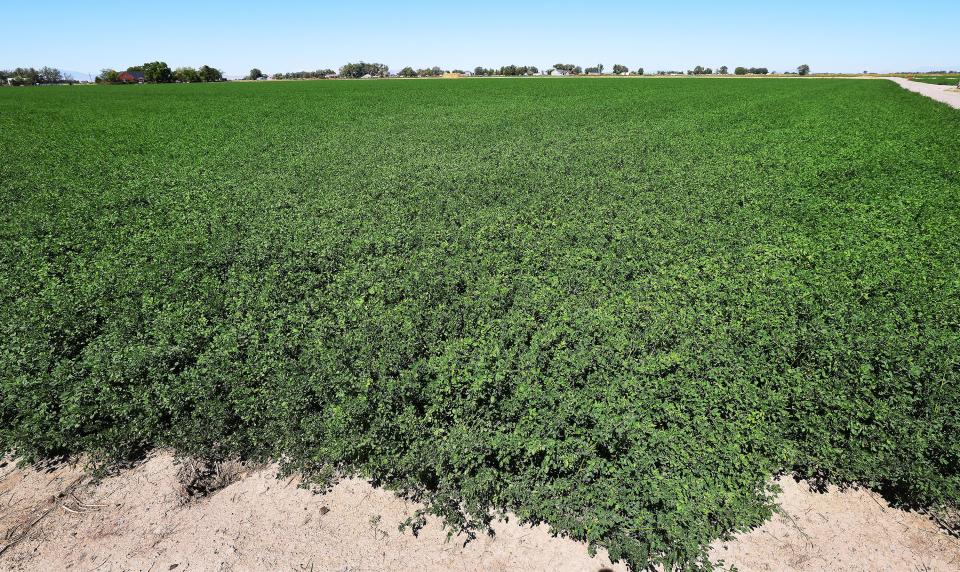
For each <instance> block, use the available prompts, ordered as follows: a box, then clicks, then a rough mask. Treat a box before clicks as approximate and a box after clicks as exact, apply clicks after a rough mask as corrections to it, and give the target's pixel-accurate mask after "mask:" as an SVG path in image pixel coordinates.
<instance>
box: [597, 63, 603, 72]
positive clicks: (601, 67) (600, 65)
mask: <svg viewBox="0 0 960 572" xmlns="http://www.w3.org/2000/svg"><path fill="white" fill-rule="evenodd" d="M597 69H598V70H600V73H603V64H597Z"/></svg>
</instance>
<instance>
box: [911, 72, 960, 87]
mask: <svg viewBox="0 0 960 572" xmlns="http://www.w3.org/2000/svg"><path fill="white" fill-rule="evenodd" d="M910 79H911V80H913V81H919V82H922V83H932V84H935V85H957V83H960V75H956V74H954V75H922V76H920V75H918V76H913V77H911V78H910Z"/></svg>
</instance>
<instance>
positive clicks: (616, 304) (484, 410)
mask: <svg viewBox="0 0 960 572" xmlns="http://www.w3.org/2000/svg"><path fill="white" fill-rule="evenodd" d="M958 130H960V113H957V112H956V111H955V110H952V109H949V108H948V107H946V106H944V105H941V104H938V103H935V102H932V101H929V100H926V99H924V98H922V97H920V96H918V95H916V94H913V93H910V92H907V91H906V90H902V89H900V88H899V87H897V86H896V85H894V84H892V83H890V82H884V81H875V82H858V81H845V80H830V79H824V80H819V81H809V82H798V81H790V80H777V79H770V80H764V81H750V82H734V81H725V80H711V79H704V80H702V81H695V82H687V81H677V80H669V79H659V80H658V79H652V80H649V81H627V82H625V81H617V82H611V81H609V80H591V79H583V80H578V81H554V80H546V79H544V80H526V81H511V80H472V81H463V82H443V81H426V80H425V81H418V82H402V81H397V82H299V83H292V82H282V83H259V84H258V83H247V84H210V85H206V84H196V85H148V86H143V88H142V89H137V90H128V89H122V88H118V87H112V86H103V87H100V88H90V89H83V90H49V89H39V88H38V89H26V88H25V89H19V90H6V91H3V92H2V93H0V154H2V156H3V157H4V160H3V161H2V162H0V192H2V193H3V197H4V201H5V208H4V209H3V210H2V214H0V217H2V220H0V296H2V302H0V328H2V330H0V449H3V450H11V449H15V450H16V451H17V452H18V453H19V454H21V455H24V456H26V457H27V458H35V457H38V456H46V455H54V454H60V453H74V452H81V451H85V452H91V453H94V454H99V455H102V456H105V457H107V458H124V457H130V456H132V455H136V454H137V453H138V452H140V451H143V450H145V449H147V448H150V447H157V446H170V447H175V448H177V449H178V450H180V451H182V452H184V453H189V454H199V455H208V456H224V455H225V456H232V455H242V456H246V457H254V458H265V457H272V458H282V459H284V462H285V463H286V466H287V467H288V468H289V469H290V470H301V471H304V472H306V473H307V474H309V475H312V476H315V477H317V478H324V477H325V476H327V475H330V474H334V473H354V472H357V473H361V474H363V475H367V476H370V477H373V478H374V479H376V480H377V481H378V482H380V483H382V484H384V485H385V486H388V487H391V488H393V489H397V490H402V491H406V492H407V493H409V494H411V495H414V496H415V497H418V498H422V499H423V500H424V501H425V502H427V503H428V505H429V506H430V509H431V510H432V511H433V513H435V514H438V515H442V516H444V517H445V518H446V519H447V521H448V522H449V523H450V524H452V525H453V526H455V527H468V528H469V527H476V526H482V525H483V524H484V523H487V522H489V520H490V518H491V517H492V516H493V515H495V514H497V513H498V512H499V511H512V512H513V513H514V514H516V515H517V516H518V517H519V518H520V519H522V520H524V521H531V522H540V521H545V522H548V523H550V524H551V525H552V526H553V527H554V528H555V529H556V530H557V531H560V532H562V533H565V534H569V535H570V536H572V537H575V538H578V539H582V540H586V541H589V542H590V543H592V545H593V546H604V547H607V548H608V549H609V550H610V554H611V556H612V557H613V558H624V559H627V560H628V561H629V562H630V563H631V564H632V565H634V566H635V567H639V566H643V565H645V564H647V563H649V562H662V563H666V564H668V565H676V566H680V567H685V566H693V565H696V564H697V563H698V562H699V563H701V564H705V561H704V552H703V549H704V547H705V546H706V545H707V544H708V543H710V542H711V541H712V540H714V539H716V538H718V537H721V536H724V535H726V534H728V533H730V532H731V531H734V530H738V529H742V528H744V527H747V526H750V525H754V524H757V523H759V522H761V521H763V520H764V519H765V518H767V517H768V515H769V513H770V508H771V507H770V503H771V501H770V499H769V495H768V492H767V491H766V486H767V485H766V483H767V482H768V479H769V478H770V475H771V474H773V473H775V472H777V471H780V470H791V469H797V470H799V471H801V472H802V473H804V474H807V475H812V476H816V477H818V478H822V479H831V480H834V481H860V482H863V483H866V484H867V485H870V486H872V487H876V488H878V489H880V490H882V491H885V492H886V493H887V494H888V495H890V497H891V498H896V499H899V500H901V501H903V502H909V503H920V504H936V503H941V502H946V501H957V500H958V499H960V263H958V257H957V253H958V252H960V200H958V199H960V140H958V139H957V138H956V136H955V134H956V133H957V132H958ZM491 511H493V512H491Z"/></svg>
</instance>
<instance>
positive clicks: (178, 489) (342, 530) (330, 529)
mask: <svg viewBox="0 0 960 572" xmlns="http://www.w3.org/2000/svg"><path fill="white" fill-rule="evenodd" d="M180 470H181V468H180V467H179V466H178V465H176V464H175V463H174V461H173V459H172V457H171V456H170V455H168V454H163V453H160V454H156V455H154V456H152V457H151V458H150V459H148V460H147V461H146V462H144V463H142V464H141V465H139V466H137V467H134V468H132V469H129V470H126V471H123V472H121V473H120V474H118V475H115V476H111V477H108V478H106V479H104V480H103V481H101V482H100V483H98V484H92V483H91V482H90V481H89V479H87V478H86V477H85V476H84V474H83V471H82V470H81V468H80V467H78V466H76V465H65V466H60V467H57V468H56V469H48V470H36V469H32V468H29V469H17V468H15V467H14V465H13V464H12V463H9V462H8V463H7V464H6V465H5V466H3V467H2V468H0V550H2V552H0V570H83V571H92V570H97V571H107V570H160V571H169V570H178V571H183V570H337V571H343V572H347V571H350V572H355V571H364V570H411V571H413V570H417V571H421V570H422V571H427V572H432V571H441V570H444V571H446V570H493V571H507V570H524V571H535V570H545V571H546V570H550V571H553V570H571V571H573V570H576V571H593V572H598V571H601V570H611V571H621V570H625V567H624V566H622V565H612V564H610V562H609V560H608V559H607V558H606V555H605V554H603V553H600V554H598V555H597V557H596V558H590V557H589V556H588V555H587V551H586V548H585V546H584V545H582V544H579V543H577V542H574V541H571V540H569V539H563V538H555V537H552V536H551V535H550V534H549V532H548V530H547V529H546V528H545V527H535V528H531V527H521V526H518V525H517V524H516V523H515V522H509V523H499V524H498V525H496V526H495V529H496V533H497V534H496V537H495V538H488V537H481V538H478V539H477V540H474V541H472V542H469V543H466V544H464V539H463V538H454V539H452V540H450V541H449V542H447V541H446V533H445V531H444V530H443V529H442V527H441V526H440V525H439V524H438V523H437V522H435V521H430V522H429V524H428V525H427V527H426V528H425V529H423V530H422V531H421V532H420V534H419V536H417V537H414V536H413V535H412V534H410V533H409V532H407V533H400V532H399V531H398V530H397V525H398V524H399V523H400V522H401V521H402V520H403V519H404V518H406V517H407V516H409V515H410V514H411V513H412V512H413V511H414V510H415V509H416V505H414V504H412V503H408V502H405V501H404V500H402V499H399V498H397V497H395V496H394V495H392V494H391V493H388V492H386V491H384V490H381V489H376V488H373V487H371V486H370V485H369V484H368V483H366V482H364V481H361V480H356V479H352V480H347V481H344V482H341V483H340V484H339V485H337V486H336V487H334V488H333V489H332V490H331V491H329V492H328V493H326V494H313V493H311V492H309V491H306V490H304V489H301V488H298V487H297V486H296V485H297V483H296V480H283V481H281V480H277V479H276V477H275V469H274V468H272V467H266V468H261V469H257V470H248V469H243V468H242V467H235V468H234V469H232V471H233V472H230V471H231V469H229V468H228V469H225V470H224V473H225V474H224V475H221V476H222V477H223V478H224V480H225V481H230V480H235V481H236V482H233V483H232V484H229V485H228V486H226V487H225V488H222V489H220V490H219V491H217V492H215V493H213V494H211V495H210V496H207V497H203V498H200V499H193V500H190V499H188V498H186V497H185V489H184V487H183V485H182V484H181V483H182V479H181V478H179V474H178V473H179V472H180ZM226 473H229V474H226ZM781 486H782V487H783V488H784V493H783V495H782V496H781V499H780V500H781V503H782V506H783V508H784V511H785V512H784V515H782V516H776V517H774V519H773V520H771V521H770V522H768V523H767V524H766V525H764V526H763V527H761V528H759V529H757V530H754V531H752V532H750V533H748V534H744V535H741V536H740V537H738V539H737V540H735V541H733V542H730V543H727V544H717V545H716V546H714V547H713V550H712V552H711V556H712V557H713V558H714V559H715V560H719V559H723V560H724V561H725V563H726V564H727V565H730V564H736V565H737V566H738V567H739V568H740V569H741V570H788V571H789V570H796V571H807V570H824V569H831V570H960V539H957V538H955V537H952V536H949V535H948V534H946V533H945V532H943V531H942V530H941V529H939V528H938V527H937V526H936V525H935V524H934V523H932V522H931V521H930V520H928V519H927V518H925V517H924V516H922V515H919V514H916V513H911V512H904V511H900V510H896V509H893V508H890V507H888V506H887V505H886V503H884V502H883V500H882V499H880V498H879V497H878V496H876V495H875V494H873V493H871V492H869V491H865V490H856V491H844V492H840V491H837V490H831V491H830V492H828V493H826V494H818V493H813V492H810V490H809V488H808V487H807V486H806V485H805V484H803V483H795V482H794V481H793V480H792V479H785V480H783V481H782V482H781Z"/></svg>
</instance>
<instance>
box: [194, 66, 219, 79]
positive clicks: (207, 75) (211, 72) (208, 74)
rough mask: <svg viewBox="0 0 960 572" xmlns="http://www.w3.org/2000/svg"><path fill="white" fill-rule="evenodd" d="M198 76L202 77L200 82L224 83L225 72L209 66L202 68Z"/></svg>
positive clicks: (198, 71)
mask: <svg viewBox="0 0 960 572" xmlns="http://www.w3.org/2000/svg"><path fill="white" fill-rule="evenodd" d="M197 74H199V75H200V81H206V82H210V81H223V72H222V71H220V70H218V69H217V68H212V67H210V66H207V65H203V66H200V69H199V70H197Z"/></svg>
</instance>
